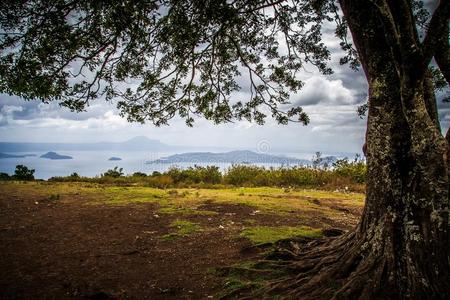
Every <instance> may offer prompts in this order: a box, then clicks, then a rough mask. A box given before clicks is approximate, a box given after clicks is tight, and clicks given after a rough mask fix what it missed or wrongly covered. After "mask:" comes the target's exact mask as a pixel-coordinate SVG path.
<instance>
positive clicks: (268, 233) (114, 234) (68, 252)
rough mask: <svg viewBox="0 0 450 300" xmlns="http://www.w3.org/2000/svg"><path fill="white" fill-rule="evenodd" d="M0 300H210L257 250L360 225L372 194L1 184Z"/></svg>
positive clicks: (80, 184) (64, 184)
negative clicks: (233, 268) (225, 270)
mask: <svg viewBox="0 0 450 300" xmlns="http://www.w3.org/2000/svg"><path fill="white" fill-rule="evenodd" d="M0 191H1V193H0V253H1V258H0V299H66V298H70V299H211V298H217V293H218V292H219V291H220V290H221V288H222V287H223V286H224V285H226V284H227V282H226V280H225V279H224V278H223V277H220V276H218V275H217V274H216V273H215V272H214V270H215V268H218V267H224V266H229V265H233V264H237V263H245V262H247V261H251V260H252V259H255V258H256V257H257V255H258V251H259V250H258V249H257V248H254V247H251V246H252V245H255V244H261V243H271V242H274V241H276V240H279V239H283V238H289V237H293V236H306V237H317V236H320V235H321V230H323V229H326V228H340V229H343V230H348V229H350V228H352V227H353V226H355V225H356V223H357V220H358V218H359V215H360V214H361V210H362V207H363V204H364V194H358V193H342V192H329V191H321V190H304V189H283V188H268V187H265V188H226V189H195V188H192V189H165V190H164V189H155V188H148V187H138V186H132V187H120V186H108V185H98V184H92V183H52V182H0Z"/></svg>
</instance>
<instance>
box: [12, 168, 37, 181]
mask: <svg viewBox="0 0 450 300" xmlns="http://www.w3.org/2000/svg"><path fill="white" fill-rule="evenodd" d="M13 178H14V179H17V180H34V169H28V167H26V166H24V165H17V166H16V170H14V175H13Z"/></svg>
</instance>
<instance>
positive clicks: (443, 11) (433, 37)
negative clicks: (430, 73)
mask: <svg viewBox="0 0 450 300" xmlns="http://www.w3.org/2000/svg"><path fill="white" fill-rule="evenodd" d="M449 18H450V1H448V0H441V1H440V2H439V5H438V7H437V8H436V10H435V11H434V13H433V16H432V17H431V21H430V25H429V26H428V30H427V35H426V36H425V39H424V41H423V43H422V49H423V57H424V63H425V64H426V65H428V64H429V63H430V61H431V59H432V58H433V56H434V55H435V54H436V50H437V48H438V46H439V45H441V44H442V43H443V42H444V43H445V42H447V39H448V24H447V22H448V19H449ZM444 32H447V35H444V34H443V33H444ZM447 57H448V56H447ZM446 79H447V77H446ZM447 81H448V80H447Z"/></svg>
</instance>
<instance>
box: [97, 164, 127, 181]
mask: <svg viewBox="0 0 450 300" xmlns="http://www.w3.org/2000/svg"><path fill="white" fill-rule="evenodd" d="M122 176H123V168H119V167H117V166H116V167H114V169H110V170H108V171H106V172H105V173H103V174H102V176H101V177H112V178H118V177H122Z"/></svg>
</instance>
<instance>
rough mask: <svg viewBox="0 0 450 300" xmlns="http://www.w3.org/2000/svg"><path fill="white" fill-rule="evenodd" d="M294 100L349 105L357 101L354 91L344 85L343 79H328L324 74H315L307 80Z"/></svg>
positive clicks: (314, 103) (305, 102)
mask: <svg viewBox="0 0 450 300" xmlns="http://www.w3.org/2000/svg"><path fill="white" fill-rule="evenodd" d="M293 102H294V103H295V104H296V105H317V104H333V105H348V104H354V103H355V102H356V101H355V96H354V95H353V93H352V91H351V90H349V89H347V88H346V87H344V85H343V83H342V80H340V79H336V80H328V79H327V78H325V77H323V76H320V77H319V76H313V77H311V78H310V79H308V80H307V81H306V83H305V86H304V87H303V89H302V90H301V91H300V93H298V94H297V95H296V96H295V99H294V101H293Z"/></svg>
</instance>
